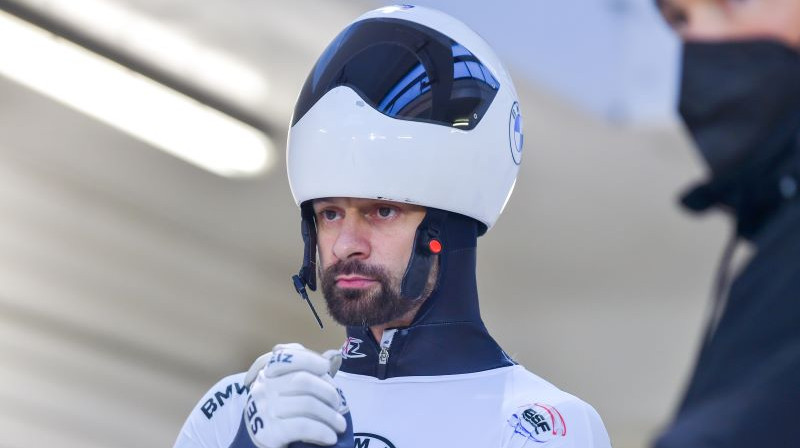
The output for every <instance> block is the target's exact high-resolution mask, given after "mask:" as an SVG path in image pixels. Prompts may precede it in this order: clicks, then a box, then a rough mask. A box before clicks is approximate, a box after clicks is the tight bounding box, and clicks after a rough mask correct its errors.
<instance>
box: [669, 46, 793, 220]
mask: <svg viewBox="0 0 800 448" xmlns="http://www.w3.org/2000/svg"><path fill="white" fill-rule="evenodd" d="M679 112H680V114H681V116H682V117H683V120H684V122H685V123H686V126H687V127H688V129H689V132H690V133H691V134H692V137H693V138H694V141H695V143H696V144H697V148H698V150H699V151H700V153H701V154H702V156H703V158H704V159H705V161H706V163H707V164H708V166H709V168H710V171H711V177H710V179H709V181H708V182H707V183H704V184H703V185H700V186H699V187H697V188H695V189H694V190H693V191H691V192H690V193H689V194H688V195H687V196H686V197H684V199H683V201H684V204H685V205H687V206H688V207H689V208H690V209H693V210H704V209H707V208H709V207H711V206H713V205H716V204H722V205H724V206H727V207H729V208H732V209H734V211H735V212H736V214H737V216H738V217H739V221H740V222H739V227H740V231H741V230H742V229H741V227H742V221H745V223H744V224H745V225H746V227H748V229H745V230H747V232H748V233H749V232H750V231H752V230H753V229H750V228H752V227H754V226H755V225H754V224H753V223H754V222H756V221H760V220H761V218H762V217H763V216H762V215H764V214H765V212H766V208H772V206H773V205H775V204H772V205H770V204H768V203H769V202H775V201H776V200H777V201H780V200H782V198H780V191H779V188H778V183H779V180H780V178H779V177H780V176H783V174H784V173H783V172H784V171H786V170H785V168H786V165H787V164H789V163H792V160H793V155H794V153H796V152H797V150H796V148H797V145H796V141H797V133H798V130H800V53H798V52H797V51H795V50H794V49H792V48H790V47H788V46H786V45H783V44H781V43H779V42H776V41H765V40H758V41H756V40H752V41H733V42H690V43H687V44H686V45H685V46H684V52H683V73H682V80H681V93H680V106H679ZM773 196H774V197H773ZM740 233H741V232H740Z"/></svg>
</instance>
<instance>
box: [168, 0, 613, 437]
mask: <svg viewBox="0 0 800 448" xmlns="http://www.w3.org/2000/svg"><path fill="white" fill-rule="evenodd" d="M522 144H523V133H522V117H521V115H520V110H519V104H518V100H517V94H516V91H515V89H514V86H513V84H512V81H511V78H510V77H509V75H508V73H507V72H506V70H505V69H504V68H503V66H502V65H501V63H500V61H499V60H498V58H497V56H496V55H495V54H494V52H493V51H492V49H491V48H490V47H489V46H488V44H487V43H486V42H484V41H483V40H482V39H481V38H480V37H479V36H478V35H477V34H475V33H474V32H473V31H472V30H471V29H469V28H468V27H466V26H465V25H464V24H462V23H461V22H459V21H457V20H455V19H454V18H452V17H450V16H447V15H445V14H443V13H441V12H438V11H435V10H431V9H428V8H421V7H413V6H407V5H406V6H395V7H387V8H382V9H378V10H375V11H371V12H368V13H366V14H365V15H363V16H361V17H360V18H358V19H357V20H356V21H354V22H353V23H352V24H350V25H349V26H348V27H347V28H346V29H345V30H344V31H342V33H341V34H339V35H338V36H337V37H336V38H335V39H334V41H333V42H332V43H331V44H330V45H329V46H328V48H327V49H326V50H325V51H324V52H323V54H322V55H321V56H320V58H319V60H318V61H317V63H316V65H315V66H314V68H313V69H312V71H311V74H310V75H309V77H308V79H307V81H306V83H305V85H304V87H303V89H302V91H301V93H300V95H299V98H298V101H297V104H296V107H295V111H294V116H293V118H292V124H291V128H290V131H289V143H288V148H287V167H288V174H289V183H290V186H291V189H292V194H293V196H294V199H295V201H296V203H297V204H298V205H299V207H300V210H301V218H302V219H301V223H302V235H303V239H304V242H305V251H304V262H303V267H302V268H301V270H300V273H299V275H297V276H295V278H294V280H295V286H296V288H297V289H298V292H299V293H301V295H304V294H305V287H306V286H308V287H309V288H310V289H312V290H314V289H316V283H317V278H316V276H317V274H318V275H319V277H320V280H321V286H322V291H323V295H324V297H325V300H326V304H327V307H328V312H329V314H330V315H331V316H332V317H333V318H334V320H336V321H337V322H338V323H340V324H342V325H344V326H346V329H347V339H346V341H345V343H344V345H343V346H342V348H341V350H340V351H333V352H331V351H328V352H325V353H324V354H321V355H320V354H317V353H315V352H313V351H311V350H309V349H306V348H305V347H303V346H302V345H300V344H297V343H292V344H281V345H278V346H276V347H274V348H273V350H272V351H271V352H270V353H267V354H266V355H264V356H262V357H260V358H259V359H258V360H257V361H256V362H255V363H254V364H253V366H252V367H251V368H250V370H249V371H248V373H247V374H244V373H240V374H237V375H233V376H230V377H227V378H225V379H223V380H222V381H220V382H219V383H218V384H216V385H215V386H214V387H212V388H211V390H210V391H209V392H208V393H207V394H206V395H205V396H204V397H203V398H201V399H200V401H199V402H198V404H197V406H196V407H195V409H194V410H193V411H192V412H191V414H190V415H189V417H188V419H187V420H186V423H185V424H184V426H183V429H182V430H181V432H180V434H179V436H178V439H177V441H176V443H175V447H177V448H188V447H220V448H227V447H244V446H254V445H255V446H258V447H261V448H279V447H280V448H283V447H287V446H291V447H298V446H308V445H307V444H309V443H310V444H316V445H323V446H330V445H335V446H337V447H347V448H352V447H354V446H357V447H362V448H368V447H371V448H381V447H396V448H411V447H413V448H422V447H443V446H464V447H522V446H534V445H535V446H554V447H555V446H558V447H575V448H577V447H581V448H607V447H610V443H609V439H608V434H607V433H606V430H605V427H604V425H603V423H602V421H601V419H600V417H599V415H598V414H597V413H596V412H595V410H594V409H593V408H592V407H591V406H590V405H588V404H586V403H585V402H583V401H581V400H580V399H578V398H576V397H575V396H573V395H570V394H568V393H566V392H563V391H561V390H559V389H557V388H556V387H555V386H553V385H552V384H550V383H548V382H546V381H545V380H543V379H541V378H539V377H538V376H536V375H534V374H533V373H531V372H529V371H527V370H526V369H525V368H523V367H522V366H520V365H518V364H517V363H516V362H514V360H512V359H511V358H510V357H509V356H508V355H507V354H506V353H505V352H504V351H503V350H502V349H501V348H500V346H499V345H498V344H497V343H496V342H495V340H494V339H493V338H492V337H491V336H490V335H489V333H488V331H487V329H486V327H485V326H484V324H483V322H482V320H481V317H480V313H479V308H478V290H477V285H476V249H477V238H478V237H479V236H480V235H482V234H483V233H484V232H486V231H487V230H488V229H490V228H491V227H492V225H493V224H494V223H495V221H496V220H497V218H498V216H499V215H500V213H501V212H502V209H503V208H504V207H505V204H506V202H507V200H508V198H509V196H510V194H511V191H512V189H513V186H514V183H515V181H516V176H517V172H518V170H519V164H520V163H521V156H522ZM317 254H318V255H319V261H320V265H319V267H318V269H317V266H316V261H317ZM317 270H318V271H319V272H318V273H317ZM306 297H307V296H306ZM493 299H494V300H502V297H496V298H493ZM309 303H310V302H309ZM526 330H530V331H531V332H533V330H532V329H526ZM351 415H352V417H351Z"/></svg>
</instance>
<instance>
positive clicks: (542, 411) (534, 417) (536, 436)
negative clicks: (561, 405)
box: [508, 403, 567, 443]
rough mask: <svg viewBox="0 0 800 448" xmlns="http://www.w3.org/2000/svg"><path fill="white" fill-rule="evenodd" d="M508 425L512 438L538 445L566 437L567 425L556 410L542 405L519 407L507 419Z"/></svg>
mask: <svg viewBox="0 0 800 448" xmlns="http://www.w3.org/2000/svg"><path fill="white" fill-rule="evenodd" d="M508 424H509V426H511V428H512V429H513V431H514V434H513V435H512V437H513V438H518V439H519V438H522V439H525V440H532V441H534V442H539V443H544V442H548V441H550V440H553V439H556V438H559V437H564V436H566V435H567V424H566V422H565V421H564V417H563V416H562V415H561V413H560V412H559V411H558V409H556V408H555V407H553V406H550V405H546V404H542V403H534V404H528V405H525V406H522V407H520V408H519V409H517V412H515V413H514V414H513V415H512V416H511V418H509V419H508Z"/></svg>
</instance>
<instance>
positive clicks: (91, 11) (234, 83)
mask: <svg viewBox="0 0 800 448" xmlns="http://www.w3.org/2000/svg"><path fill="white" fill-rule="evenodd" d="M16 2H17V3H19V4H22V5H25V6H26V7H29V8H33V10H35V11H39V12H41V13H43V14H46V15H47V16H49V17H54V18H57V19H58V20H59V21H60V22H63V23H66V24H69V25H70V26H72V27H73V28H76V29H79V30H81V32H83V33H86V35H88V36H91V37H92V38H93V39H96V40H98V41H101V42H105V43H107V44H109V45H112V46H113V47H115V48H117V49H119V50H120V51H122V52H124V53H125V54H129V55H132V56H135V57H136V58H138V59H142V60H146V61H147V63H148V64H149V65H154V66H157V67H158V68H159V69H160V70H164V71H166V72H169V73H171V74H172V75H174V76H176V77H179V78H180V79H182V80H185V81H187V82H190V83H192V84H194V85H197V86H199V87H201V88H202V89H203V90H207V91H212V92H216V93H217V94H219V95H221V96H223V97H225V98H231V99H233V100H235V101H236V102H237V103H240V104H250V105H253V106H256V107H257V106H260V105H262V104H263V101H265V99H266V97H267V92H268V86H267V82H266V79H265V78H264V76H263V74H262V73H261V72H260V71H258V70H256V69H255V68H253V67H251V66H250V65H248V64H246V63H245V62H244V61H241V60H239V59H238V58H236V57H234V56H233V55H231V54H228V53H225V52H223V51H220V50H218V49H216V48H213V47H212V46H210V45H207V44H205V43H203V42H200V41H198V40H197V39H196V38H194V37H193V36H190V35H188V34H186V33H182V32H181V31H180V30H179V29H178V28H177V27H175V26H167V25H166V24H164V23H161V22H159V21H157V20H154V19H153V18H151V17H148V16H146V15H143V14H141V13H138V12H137V11H135V10H133V9H130V8H128V7H125V6H124V5H121V4H119V3H116V2H113V1H109V0H16Z"/></svg>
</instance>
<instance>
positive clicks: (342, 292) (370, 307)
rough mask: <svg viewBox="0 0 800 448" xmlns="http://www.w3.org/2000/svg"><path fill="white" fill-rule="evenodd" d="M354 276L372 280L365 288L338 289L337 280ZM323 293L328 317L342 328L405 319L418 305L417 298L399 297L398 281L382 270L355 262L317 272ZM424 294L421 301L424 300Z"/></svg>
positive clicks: (418, 300)
mask: <svg viewBox="0 0 800 448" xmlns="http://www.w3.org/2000/svg"><path fill="white" fill-rule="evenodd" d="M340 275H357V276H360V277H366V278H370V279H372V280H374V281H375V282H376V284H374V285H372V286H370V287H368V288H340V287H339V286H337V285H336V277H337V276H340ZM320 279H321V281H322V282H321V283H322V293H323V295H324V296H325V302H326V304H327V305H328V314H330V316H331V317H332V318H333V320H335V321H336V322H338V323H339V324H341V325H346V326H359V325H361V326H367V327H370V326H374V325H380V324H385V323H387V322H391V321H394V320H397V319H399V318H401V317H403V316H406V315H407V314H408V313H410V312H411V311H412V310H413V309H414V308H417V307H418V306H419V305H420V304H421V300H420V298H416V299H408V298H403V297H402V296H401V295H400V279H393V278H392V277H391V275H390V274H389V273H388V272H387V271H386V270H385V269H384V268H383V267H381V266H375V265H370V264H367V263H364V262H362V261H361V260H358V259H350V260H345V261H340V262H338V263H335V264H333V265H331V266H328V267H327V268H326V269H324V270H322V269H320ZM428 294H429V291H428V293H427V294H423V296H422V297H423V298H424V297H427V295H428Z"/></svg>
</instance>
